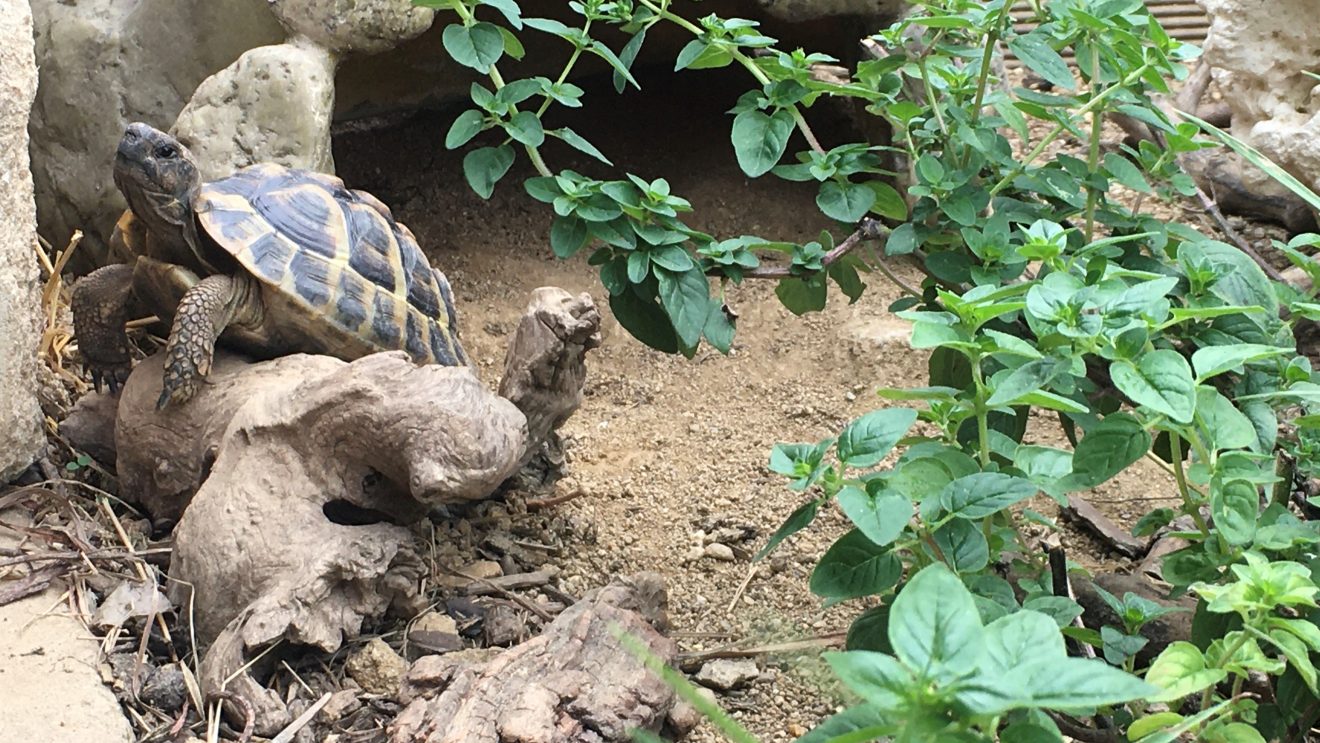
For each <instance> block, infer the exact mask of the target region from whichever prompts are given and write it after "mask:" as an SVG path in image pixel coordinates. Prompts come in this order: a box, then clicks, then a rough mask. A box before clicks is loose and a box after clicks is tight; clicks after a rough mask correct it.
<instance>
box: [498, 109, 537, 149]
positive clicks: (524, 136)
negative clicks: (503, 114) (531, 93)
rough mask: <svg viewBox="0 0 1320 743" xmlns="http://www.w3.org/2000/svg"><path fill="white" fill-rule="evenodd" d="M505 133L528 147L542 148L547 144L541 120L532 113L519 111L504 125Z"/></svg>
mask: <svg viewBox="0 0 1320 743" xmlns="http://www.w3.org/2000/svg"><path fill="white" fill-rule="evenodd" d="M504 131H506V132H508V133H509V136H510V137H513V138H514V139H516V140H517V141H519V142H521V143H523V144H525V145H527V146H528V147H540V146H541V145H542V144H543V143H544V142H545V129H543V128H541V120H540V119H538V118H536V114H534V113H532V112H531V111H519V112H518V113H516V114H514V115H513V116H512V117H511V118H510V119H509V120H508V121H507V122H505V123H504Z"/></svg>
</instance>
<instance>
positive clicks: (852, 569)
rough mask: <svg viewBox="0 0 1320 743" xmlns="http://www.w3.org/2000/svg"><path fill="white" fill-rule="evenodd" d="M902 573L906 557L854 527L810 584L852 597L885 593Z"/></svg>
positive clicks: (825, 594)
mask: <svg viewBox="0 0 1320 743" xmlns="http://www.w3.org/2000/svg"><path fill="white" fill-rule="evenodd" d="M902 575H903V562H902V560H899V559H898V557H897V556H896V555H895V554H894V553H893V552H890V551H889V548H888V547H881V546H879V545H877V544H876V543H874V542H872V541H871V540H870V539H868V538H867V537H866V535H865V534H863V533H862V532H861V530H860V529H853V530H852V531H850V532H848V533H847V534H844V535H843V536H842V537H840V538H839V540H838V541H837V542H835V543H834V544H833V545H831V546H830V548H829V549H828V550H825V554H824V555H822V556H821V558H820V562H818V563H817V564H816V569H815V570H813V571H812V572H811V581H810V584H809V587H810V588H811V592H812V593H814V594H816V595H817V596H820V597H822V598H832V599H851V598H857V597H859V596H874V595H877V594H882V593H884V592H886V591H888V590H889V589H891V588H893V587H894V586H895V585H896V584H897V583H898V579H899V578H900V577H902ZM907 590H908V589H904V591H903V592H904V593H907ZM969 601H970V599H969Z"/></svg>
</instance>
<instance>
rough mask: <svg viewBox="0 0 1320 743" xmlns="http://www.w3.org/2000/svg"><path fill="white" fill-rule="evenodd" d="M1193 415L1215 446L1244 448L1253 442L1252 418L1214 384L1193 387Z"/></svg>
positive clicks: (1253, 444)
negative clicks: (1194, 409)
mask: <svg viewBox="0 0 1320 743" xmlns="http://www.w3.org/2000/svg"><path fill="white" fill-rule="evenodd" d="M1196 419H1197V421H1198V422H1199V423H1200V424H1201V428H1202V430H1203V432H1204V434H1205V436H1206V438H1207V440H1209V441H1210V442H1211V443H1213V444H1214V448H1215V449H1219V450H1224V449H1244V448H1248V447H1254V446H1255V444H1256V428H1255V426H1254V425H1252V423H1251V419H1250V418H1248V417H1247V416H1246V415H1245V414H1244V413H1243V412H1242V411H1241V410H1238V409H1237V408H1236V407H1234V406H1233V403H1232V401H1231V400H1229V399H1228V398H1227V397H1224V396H1223V395H1221V394H1219V391H1218V390H1216V389H1215V388H1214V387H1210V386H1209V385H1201V386H1199V387H1197V388H1196Z"/></svg>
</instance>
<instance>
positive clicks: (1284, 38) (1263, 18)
mask: <svg viewBox="0 0 1320 743" xmlns="http://www.w3.org/2000/svg"><path fill="white" fill-rule="evenodd" d="M1198 2H1199V3H1200V5H1201V7H1202V8H1204V9H1205V11H1206V13H1208V14H1209V15H1210V17H1211V22H1210V32H1209V34H1208V36H1207V39H1206V43H1205V60H1206V62H1208V63H1209V64H1210V65H1211V68H1212V74H1213V76H1214V79H1215V83H1216V84H1217V85H1218V86H1219V89H1220V91H1221V92H1222V93H1223V98H1224V100H1225V101H1226V102H1227V103H1228V105H1229V107H1230V108H1231V109H1232V112H1233V119H1232V122H1233V123H1232V132H1233V134H1234V135H1235V136H1238V137H1240V138H1242V139H1245V140H1246V141H1247V142H1248V143H1250V144H1252V145H1254V146H1255V147H1256V148H1258V149H1260V150H1261V151H1262V152H1264V153H1265V154H1266V155H1267V156H1268V157H1269V158H1270V159H1272V160H1274V161H1275V162H1276V163H1278V164H1279V165H1281V166H1282V167H1283V168H1284V169H1286V170H1288V171H1289V172H1290V173H1292V174H1293V175H1294V176H1296V177H1297V178H1298V179H1300V180H1301V181H1302V182H1303V183H1305V184H1306V185H1307V186H1308V187H1310V188H1311V189H1313V190H1315V189H1320V84H1317V83H1316V81H1315V79H1314V78H1312V77H1309V76H1308V75H1307V74H1306V73H1307V71H1309V70H1314V69H1317V68H1320V30H1317V27H1316V25H1315V24H1314V23H1313V22H1312V20H1313V17H1314V15H1315V3H1314V2H1312V1H1311V0H1275V1H1274V2H1271V3H1269V7H1268V12H1265V6H1264V5H1263V4H1262V3H1260V2H1259V0H1198Z"/></svg>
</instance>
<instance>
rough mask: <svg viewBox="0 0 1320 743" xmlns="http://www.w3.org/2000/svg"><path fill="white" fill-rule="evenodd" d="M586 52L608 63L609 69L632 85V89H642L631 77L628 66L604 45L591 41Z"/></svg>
mask: <svg viewBox="0 0 1320 743" xmlns="http://www.w3.org/2000/svg"><path fill="white" fill-rule="evenodd" d="M587 51H589V52H591V53H592V54H594V55H596V56H597V57H600V58H601V59H603V60H605V61H606V62H608V63H609V64H610V67H613V68H614V72H616V73H617V74H619V75H622V76H623V79H625V80H627V81H628V82H630V83H632V86H633V87H634V88H637V89H638V90H641V89H642V86H641V84H640V83H638V82H637V80H636V78H634V77H633V74H632V72H631V71H630V70H629V69H628V65H626V64H624V63H623V60H621V59H619V57H618V55H616V54H615V53H614V50H612V49H610V48H609V47H608V46H605V44H603V43H601V42H600V41H596V40H593V41H592V42H591V46H589V47H587Z"/></svg>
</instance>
